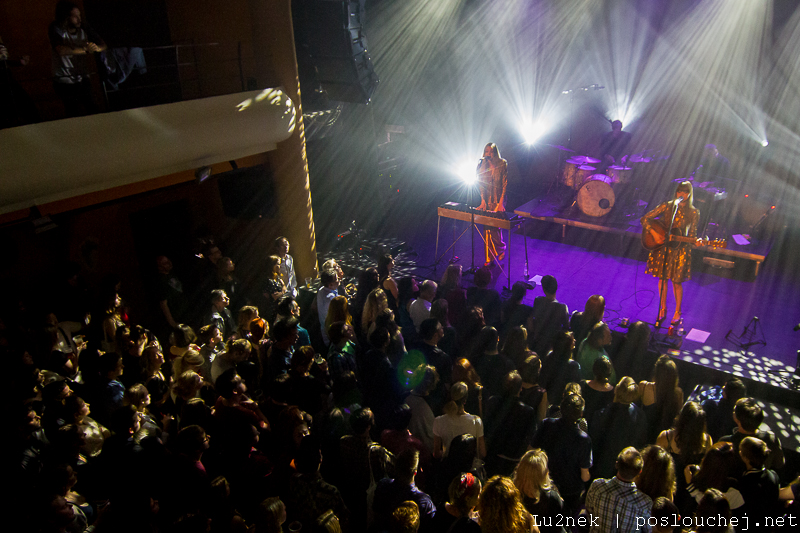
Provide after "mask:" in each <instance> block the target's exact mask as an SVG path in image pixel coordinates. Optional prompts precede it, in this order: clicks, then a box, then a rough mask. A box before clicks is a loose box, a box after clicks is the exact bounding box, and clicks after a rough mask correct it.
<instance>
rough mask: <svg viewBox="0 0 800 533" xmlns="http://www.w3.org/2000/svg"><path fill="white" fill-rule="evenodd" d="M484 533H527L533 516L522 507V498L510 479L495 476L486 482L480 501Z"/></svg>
mask: <svg viewBox="0 0 800 533" xmlns="http://www.w3.org/2000/svg"><path fill="white" fill-rule="evenodd" d="M478 513H479V514H480V516H481V531H483V533H527V532H529V531H530V530H531V523H532V519H531V515H530V514H529V513H528V511H526V510H525V506H524V505H522V497H521V495H520V493H519V490H517V487H516V486H515V485H514V482H513V481H511V479H510V478H507V477H504V476H494V477H493V478H492V479H490V480H489V481H487V482H486V485H485V486H484V487H483V492H481V497H480V498H479V499H478Z"/></svg>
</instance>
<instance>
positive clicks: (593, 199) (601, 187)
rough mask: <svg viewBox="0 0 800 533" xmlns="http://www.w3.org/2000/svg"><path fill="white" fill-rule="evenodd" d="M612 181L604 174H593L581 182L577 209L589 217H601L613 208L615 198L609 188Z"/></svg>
mask: <svg viewBox="0 0 800 533" xmlns="http://www.w3.org/2000/svg"><path fill="white" fill-rule="evenodd" d="M613 182H614V181H613V179H612V178H611V177H610V176H606V175H605V174H594V175H593V176H589V178H587V179H586V181H584V182H583V186H582V187H581V190H579V191H578V208H579V209H580V210H581V212H582V213H583V214H585V215H589V216H590V217H601V216H603V215H605V214H608V212H609V211H611V208H612V207H614V202H615V201H616V196H614V189H613V188H612V187H611V185H612V184H613Z"/></svg>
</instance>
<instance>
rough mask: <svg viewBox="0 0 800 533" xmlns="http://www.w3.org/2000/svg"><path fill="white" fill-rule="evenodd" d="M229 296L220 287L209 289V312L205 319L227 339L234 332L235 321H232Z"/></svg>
mask: <svg viewBox="0 0 800 533" xmlns="http://www.w3.org/2000/svg"><path fill="white" fill-rule="evenodd" d="M230 303H231V300H230V298H228V295H227V294H226V293H225V291H223V290H222V289H214V290H213V291H211V314H210V316H209V317H208V320H206V324H213V325H214V326H216V327H217V329H219V332H220V333H222V338H223V339H227V338H228V337H230V336H231V335H233V334H234V333H236V322H234V321H233V316H232V315H231V311H230V309H228V304H230Z"/></svg>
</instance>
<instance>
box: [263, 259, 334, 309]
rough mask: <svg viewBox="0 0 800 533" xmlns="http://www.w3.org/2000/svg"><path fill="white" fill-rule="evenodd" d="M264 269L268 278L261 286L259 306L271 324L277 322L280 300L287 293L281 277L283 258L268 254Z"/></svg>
mask: <svg viewBox="0 0 800 533" xmlns="http://www.w3.org/2000/svg"><path fill="white" fill-rule="evenodd" d="M264 269H265V272H266V275H265V277H266V279H265V281H264V285H263V287H262V288H261V296H262V297H263V305H261V304H259V307H261V309H262V312H263V313H264V319H265V320H266V321H267V322H268V323H269V324H270V325H271V324H273V323H274V322H275V317H276V315H277V314H278V302H279V301H280V299H281V298H282V297H283V296H284V295H285V294H286V293H287V288H286V284H284V282H283V279H281V258H280V257H279V256H277V255H270V256H268V257H267V261H266V264H265V268H264ZM327 310H328V309H327V307H326V309H325V311H326V312H327ZM320 323H321V324H324V323H325V317H324V315H322V316H320Z"/></svg>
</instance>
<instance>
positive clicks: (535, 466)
mask: <svg viewBox="0 0 800 533" xmlns="http://www.w3.org/2000/svg"><path fill="white" fill-rule="evenodd" d="M514 485H516V487H517V488H518V489H519V491H520V492H521V493H522V494H523V495H525V496H527V497H528V498H531V499H533V500H534V501H536V502H538V501H539V494H540V493H541V491H542V490H543V489H549V488H550V487H551V486H552V483H551V481H550V470H549V469H548V468H547V454H546V453H545V452H544V450H540V449H538V448H537V449H533V450H529V451H528V452H527V453H526V454H525V455H523V456H522V459H520V461H519V464H518V465H517V468H516V470H514Z"/></svg>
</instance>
